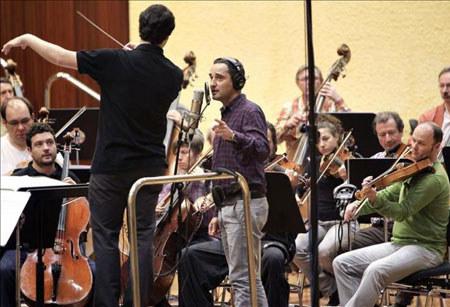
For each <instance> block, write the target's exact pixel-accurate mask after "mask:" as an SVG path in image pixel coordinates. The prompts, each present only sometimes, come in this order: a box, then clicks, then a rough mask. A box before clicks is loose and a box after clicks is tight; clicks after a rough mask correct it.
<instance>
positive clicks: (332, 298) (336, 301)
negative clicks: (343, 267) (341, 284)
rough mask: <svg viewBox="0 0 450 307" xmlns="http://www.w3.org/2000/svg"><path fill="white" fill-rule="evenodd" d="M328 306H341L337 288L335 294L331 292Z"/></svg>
mask: <svg viewBox="0 0 450 307" xmlns="http://www.w3.org/2000/svg"><path fill="white" fill-rule="evenodd" d="M327 306H339V294H338V292H337V290H336V291H334V292H333V294H331V296H330V300H329V301H328V303H327Z"/></svg>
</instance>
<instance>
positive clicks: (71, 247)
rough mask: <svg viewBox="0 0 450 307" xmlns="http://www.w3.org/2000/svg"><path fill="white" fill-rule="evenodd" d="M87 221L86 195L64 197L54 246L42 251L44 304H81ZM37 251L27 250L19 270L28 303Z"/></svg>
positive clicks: (88, 284) (86, 290) (86, 275)
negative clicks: (82, 247) (83, 235)
mask: <svg viewBox="0 0 450 307" xmlns="http://www.w3.org/2000/svg"><path fill="white" fill-rule="evenodd" d="M64 140H65V146H64V165H63V171H62V176H61V177H62V178H61V179H64V178H66V177H67V176H68V174H69V157H70V150H71V149H70V142H71V140H72V138H71V136H70V135H66V136H65V137H64ZM88 222H89V204H88V203H87V201H86V199H85V198H76V199H64V201H63V205H62V207H61V213H60V215H59V222H58V227H57V232H56V238H55V244H54V247H53V248H47V249H45V251H44V255H43V262H44V265H45V272H44V304H45V305H50V304H51V305H61V306H84V305H85V304H86V302H87V300H88V299H89V294H90V291H91V288H92V273H91V269H90V268H89V264H88V262H87V258H86V257H84V256H83V255H82V254H81V252H80V245H79V238H80V235H81V233H82V232H84V231H86V227H87V224H88ZM37 258H38V256H37V251H35V252H33V253H32V254H29V255H28V257H27V259H26V260H25V263H24V264H23V266H22V270H21V272H20V279H21V284H20V289H21V291H22V293H23V295H24V298H25V301H26V302H27V304H28V305H34V304H35V302H36V263H37Z"/></svg>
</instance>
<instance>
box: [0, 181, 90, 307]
mask: <svg viewBox="0 0 450 307" xmlns="http://www.w3.org/2000/svg"><path fill="white" fill-rule="evenodd" d="M88 187H89V186H88V184H79V185H61V186H47V187H38V188H36V187H34V188H27V187H24V188H20V189H19V191H26V192H30V193H31V197H30V199H29V200H28V203H27V205H26V206H25V209H24V211H23V212H24V214H25V222H24V224H23V225H22V228H21V230H20V240H21V245H22V246H24V247H26V248H27V249H37V255H38V257H37V258H38V261H37V264H36V306H44V271H45V267H44V264H43V262H42V250H43V249H45V248H53V246H54V243H55V235H56V229H57V226H58V221H59V213H60V211H61V204H62V199H63V198H64V197H77V196H87V195H88ZM44 217H45V223H44ZM15 237H16V235H15V233H14V234H13V235H12V236H11V237H10V238H9V240H8V243H7V244H6V246H5V248H7V249H11V248H12V247H11V244H13V245H14V244H15ZM13 248H15V245H14V247H13Z"/></svg>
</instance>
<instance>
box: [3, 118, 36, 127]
mask: <svg viewBox="0 0 450 307" xmlns="http://www.w3.org/2000/svg"><path fill="white" fill-rule="evenodd" d="M30 122H31V118H29V117H27V118H24V119H21V120H10V121H7V122H6V123H7V124H8V125H11V126H13V127H17V126H19V124H20V125H22V126H25V125H28V124H29V123H30Z"/></svg>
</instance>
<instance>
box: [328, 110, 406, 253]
mask: <svg viewBox="0 0 450 307" xmlns="http://www.w3.org/2000/svg"><path fill="white" fill-rule="evenodd" d="M372 126H373V130H374V133H375V134H376V135H377V138H378V142H379V143H380V145H381V147H383V149H384V151H380V152H378V153H376V154H375V155H373V156H372V157H371V158H373V159H377V158H388V157H390V158H397V157H398V156H399V155H400V154H401V152H402V151H403V149H404V148H405V145H404V144H403V142H402V136H403V127H404V124H403V120H402V119H401V118H400V116H399V115H398V113H397V112H380V113H378V114H377V115H376V116H375V118H374V120H373V124H372ZM371 221H372V227H367V228H363V229H360V230H359V231H357V232H356V233H355V237H354V239H352V249H358V248H362V247H366V246H370V245H374V244H379V243H383V242H384V241H385V240H384V227H383V223H384V221H383V218H382V217H379V218H372V219H371ZM392 225H393V224H392V221H391V220H389V222H388V235H387V236H388V239H390V238H391V236H392ZM348 250H349V244H348V237H345V238H344V239H343V240H342V251H343V252H346V251H348ZM335 256H336V255H335ZM333 258H334V257H333ZM331 260H332V259H331Z"/></svg>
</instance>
